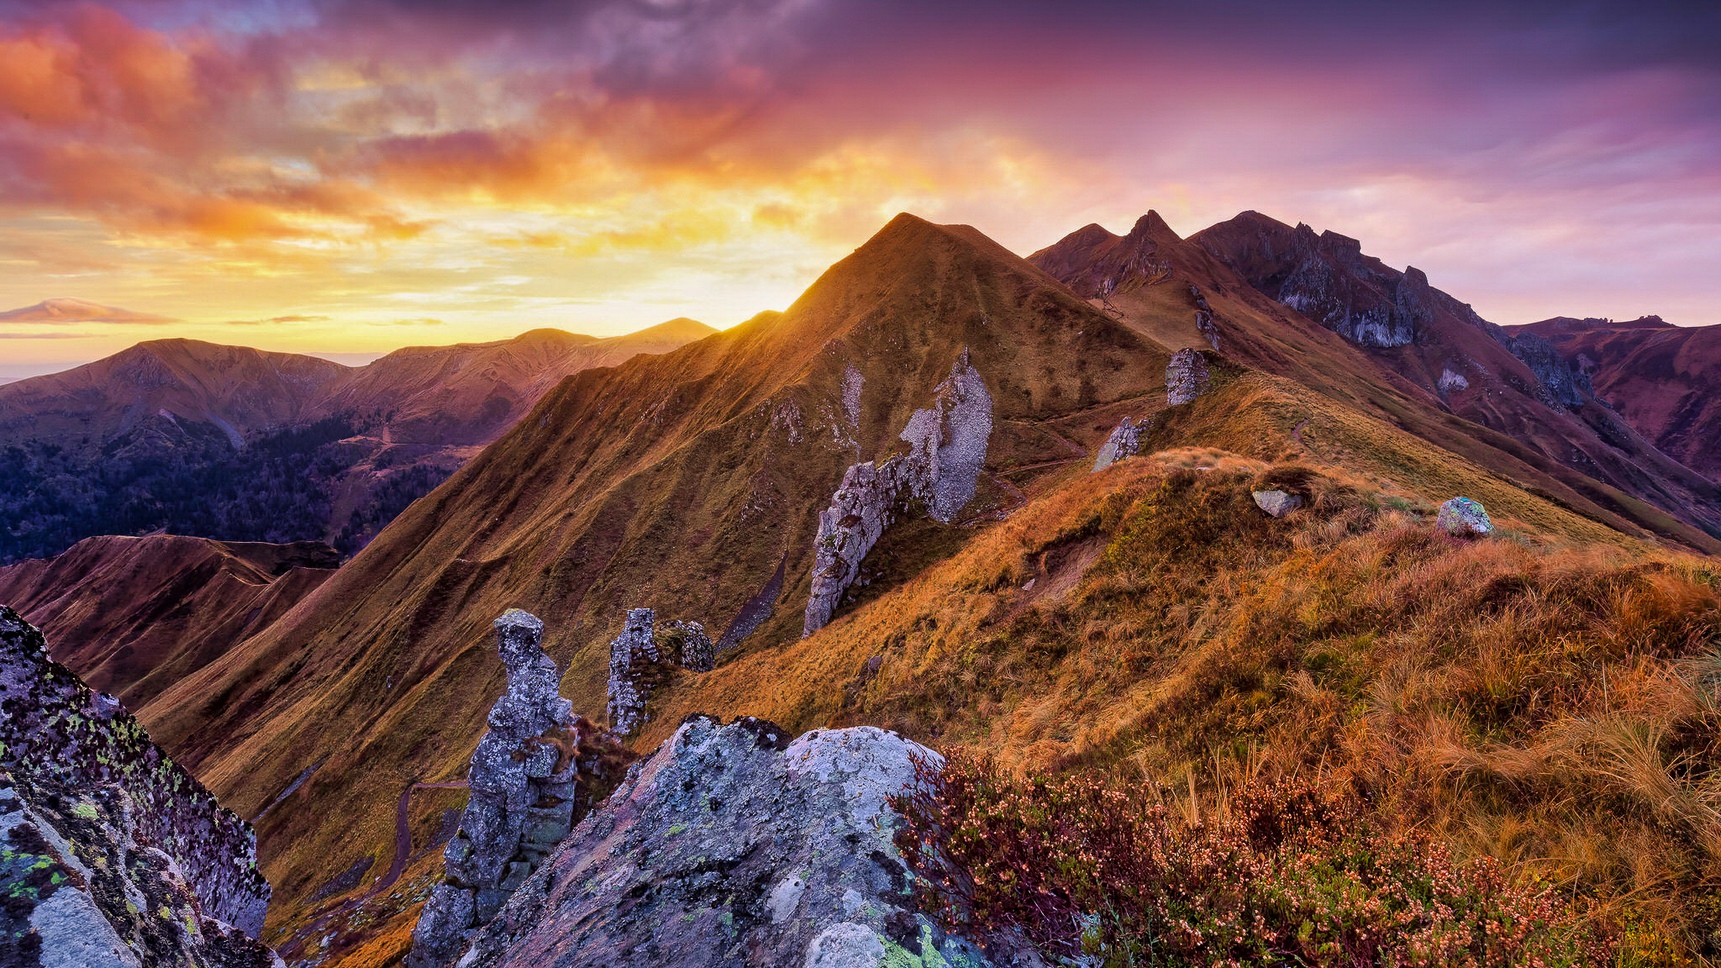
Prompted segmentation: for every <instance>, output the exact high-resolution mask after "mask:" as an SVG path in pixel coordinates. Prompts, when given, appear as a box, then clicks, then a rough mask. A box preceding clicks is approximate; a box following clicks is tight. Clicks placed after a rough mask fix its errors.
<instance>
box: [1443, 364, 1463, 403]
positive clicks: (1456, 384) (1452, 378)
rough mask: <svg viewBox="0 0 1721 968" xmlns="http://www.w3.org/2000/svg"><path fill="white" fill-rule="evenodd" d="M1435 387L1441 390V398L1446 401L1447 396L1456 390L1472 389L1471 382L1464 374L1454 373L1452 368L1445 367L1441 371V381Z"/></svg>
mask: <svg viewBox="0 0 1721 968" xmlns="http://www.w3.org/2000/svg"><path fill="white" fill-rule="evenodd" d="M1435 385H1436V386H1437V387H1439V389H1440V396H1441V398H1442V399H1445V397H1446V395H1447V394H1449V393H1452V392H1453V391H1454V390H1468V389H1470V380H1469V378H1468V377H1466V376H1465V375H1464V374H1462V373H1458V372H1456V371H1454V370H1453V369H1452V368H1451V367H1445V368H1443V369H1442V370H1441V371H1440V381H1439V382H1438V383H1437V384H1435Z"/></svg>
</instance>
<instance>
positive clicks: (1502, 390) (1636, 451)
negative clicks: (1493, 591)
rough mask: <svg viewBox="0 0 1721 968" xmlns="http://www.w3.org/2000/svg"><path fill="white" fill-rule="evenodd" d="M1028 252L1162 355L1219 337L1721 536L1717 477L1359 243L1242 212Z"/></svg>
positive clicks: (1542, 348) (1524, 339) (1420, 428)
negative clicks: (1181, 230)
mask: <svg viewBox="0 0 1721 968" xmlns="http://www.w3.org/2000/svg"><path fill="white" fill-rule="evenodd" d="M1030 259H1031V260H1032V261H1033V262H1034V263H1035V264H1036V265H1039V266H1040V267H1041V268H1043V269H1045V270H1047V271H1048V272H1050V273H1051V274H1052V275H1054V276H1056V277H1058V278H1059V279H1061V280H1063V281H1065V282H1066V283H1068V284H1069V285H1070V286H1071V287H1072V288H1074V289H1075V290H1076V291H1077V292H1078V293H1080V294H1081V295H1083V296H1085V297H1088V298H1089V299H1092V300H1094V301H1095V302H1096V303H1097V304H1099V305H1101V306H1102V307H1105V308H1109V310H1110V311H1111V312H1113V313H1114V314H1115V315H1117V316H1118V317H1119V318H1121V319H1122V320H1123V321H1125V322H1126V323H1131V322H1132V321H1135V320H1143V321H1157V322H1154V323H1152V324H1151V325H1152V327H1153V328H1152V329H1149V328H1147V325H1148V324H1145V323H1134V325H1136V326H1137V327H1138V328H1142V329H1143V331H1144V332H1146V333H1147V335H1150V336H1152V337H1153V338H1155V339H1159V340H1161V341H1162V342H1163V343H1165V345H1167V346H1168V347H1169V348H1172V349H1176V348H1178V347H1180V346H1201V345H1209V337H1211V342H1212V343H1216V344H1217V348H1218V350H1219V352H1221V353H1224V354H1226V355H1227V356H1229V357H1231V358H1233V359H1236V360H1238V361H1239V362H1242V363H1245V364H1246V365H1249V366H1252V367H1257V368H1259V369H1262V370H1265V371H1267V372H1270V373H1276V374H1279V375H1282V376H1286V377H1289V378H1291V379H1295V380H1297V381H1298V382H1300V383H1303V384H1304V385H1307V386H1311V387H1316V388H1319V389H1321V390H1322V391H1323V392H1325V393H1328V394H1329V395H1332V396H1334V397H1336V398H1338V399H1341V400H1345V401H1347V402H1350V403H1353V404H1357V405H1360V406H1363V407H1365V408H1366V409H1368V410H1370V411H1372V412H1374V413H1376V414H1379V415H1382V416H1386V417H1388V418H1389V419H1391V420H1393V421H1394V422H1397V423H1399V424H1400V425H1401V426H1404V427H1405V428H1406V429H1408V430H1411V431H1412V432H1414V433H1416V434H1418V435H1419V436H1422V437H1424V438H1426V439H1428V440H1430V441H1433V442H1436V443H1439V444H1440V445H1441V446H1443V447H1447V448H1450V449H1453V450H1456V451H1458V452H1460V453H1464V454H1466V455H1467V456H1470V457H1472V458H1474V459H1478V460H1481V461H1482V462H1483V463H1485V464H1489V465H1491V466H1497V467H1499V468H1501V469H1502V470H1503V471H1505V470H1507V469H1508V468H1511V470H1510V471H1509V472H1510V473H1514V474H1522V473H1523V471H1521V470H1519V469H1518V468H1519V467H1534V468H1536V471H1535V473H1538V474H1550V475H1552V476H1554V477H1555V478H1557V479H1558V480H1560V481H1561V482H1562V484H1563V485H1564V488H1563V489H1564V490H1566V491H1568V493H1569V494H1571V495H1572V496H1576V495H1581V497H1580V498H1578V499H1579V500H1580V501H1581V502H1582V504H1580V505H1577V506H1580V507H1583V508H1584V509H1585V512H1586V513H1597V512H1598V511H1599V512H1601V513H1604V514H1606V515H1608V516H1609V517H1611V518H1612V519H1613V520H1614V521H1616V522H1617V521H1620V520H1622V519H1626V520H1632V521H1634V522H1635V524H1636V526H1638V527H1641V528H1644V529H1646V530H1648V531H1650V532H1655V533H1660V534H1664V535H1668V536H1674V535H1675V531H1673V530H1669V529H1668V528H1667V527H1666V523H1665V521H1666V519H1665V518H1664V517H1662V515H1661V514H1659V513H1651V514H1647V515H1646V514H1643V513H1642V512H1641V511H1639V510H1636V509H1634V508H1633V506H1632V505H1633V504H1635V502H1636V501H1637V500H1642V501H1647V502H1649V503H1650V504H1652V505H1654V506H1655V507H1656V508H1658V509H1659V511H1661V512H1665V513H1666V514H1667V515H1671V516H1673V517H1675V518H1678V519H1680V520H1681V521H1683V522H1685V523H1686V524H1687V525H1688V526H1690V527H1692V528H1694V529H1701V530H1703V531H1706V532H1707V533H1708V536H1710V538H1711V539H1713V538H1715V537H1721V490H1718V489H1717V488H1716V487H1715V484H1714V482H1713V481H1709V480H1706V479H1704V478H1703V477H1702V476H1701V475H1698V474H1694V473H1692V472H1691V470H1690V469H1689V468H1687V467H1685V466H1683V465H1681V464H1680V463H1678V462H1677V461H1675V460H1673V459H1671V458H1669V457H1668V456H1667V455H1665V454H1663V453H1662V452H1660V451H1659V450H1657V449H1656V447H1655V445H1654V444H1653V443H1652V442H1651V441H1649V440H1646V439H1644V437H1643V436H1642V435H1640V434H1638V433H1637V432H1636V431H1634V430H1633V429H1632V427H1631V426H1629V425H1628V424H1627V423H1626V422H1625V421H1623V420H1621V419H1620V418H1619V416H1618V415H1617V414H1615V413H1614V412H1613V411H1612V410H1610V409H1608V408H1607V407H1604V406H1598V405H1595V403H1594V401H1593V398H1592V396H1591V395H1590V389H1589V382H1588V380H1587V379H1586V378H1585V377H1584V375H1583V374H1582V373H1580V372H1578V371H1577V370H1574V369H1573V368H1572V366H1571V365H1570V364H1569V363H1567V362H1566V361H1565V360H1564V359H1562V358H1561V357H1560V356H1559V355H1558V354H1555V353H1554V352H1552V349H1551V347H1550V346H1549V344H1547V343H1546V342H1544V341H1542V340H1541V339H1540V338H1539V337H1537V336H1535V335H1533V334H1524V335H1520V336H1514V335H1512V334H1510V333H1508V332H1507V331H1506V330H1504V329H1502V328H1501V327H1499V326H1496V325H1494V324H1493V323H1490V322H1488V321H1486V320H1484V319H1482V318H1481V317H1480V316H1478V315H1477V314H1476V312H1475V311H1474V310H1472V309H1471V308H1470V306H1468V305H1467V304H1465V303H1462V302H1460V301H1458V300H1457V299H1455V298H1453V297H1452V296H1450V295H1448V294H1446V293H1444V292H1442V291H1441V290H1439V289H1436V288H1433V287H1432V286H1430V285H1429V284H1428V279H1427V276H1426V275H1424V274H1423V273H1422V272H1421V271H1420V270H1418V269H1416V268H1414V267H1411V268H1408V269H1406V270H1404V271H1402V272H1400V271H1398V270H1396V269H1393V268H1391V267H1389V266H1386V265H1385V264H1384V263H1382V262H1381V261H1380V260H1379V259H1376V258H1374V257H1372V256H1368V255H1365V254H1363V252H1362V247H1361V243H1359V242H1358V241H1357V240H1355V239H1351V238H1348V237H1346V236H1342V235H1339V234H1337V233H1335V232H1330V231H1329V232H1323V233H1317V232H1315V231H1314V230H1313V229H1311V228H1310V227H1309V226H1307V225H1297V226H1294V227H1293V226H1290V225H1286V224H1284V223H1283V222H1279V221H1277V220H1275V219H1271V218H1268V217H1267V216H1265V215H1262V214H1260V213H1258V212H1244V213H1243V214H1241V215H1238V216H1237V217H1236V218H1233V219H1231V220H1229V221H1226V222H1221V223H1219V224H1218V225H1214V226H1212V227H1210V228H1207V229H1204V230H1202V231H1200V232H1197V233H1196V234H1194V235H1192V236H1191V237H1190V238H1189V239H1188V240H1183V239H1181V238H1179V237H1178V236H1177V235H1176V233H1174V232H1173V231H1172V230H1171V229H1170V228H1169V227H1168V226H1166V224H1165V222H1164V221H1163V220H1162V219H1161V218H1160V217H1159V216H1158V215H1157V214H1154V213H1151V212H1150V213H1148V215H1146V216H1144V217H1143V218H1142V219H1141V220H1140V221H1138V222H1137V223H1136V225H1135V227H1134V228H1133V229H1132V230H1131V232H1130V233H1129V234H1128V235H1127V236H1116V235H1113V234H1112V233H1110V232H1107V231H1106V230H1105V229H1103V228H1100V227H1099V226H1088V227H1086V228H1084V229H1080V230H1078V231H1077V232H1074V233H1072V234H1071V235H1069V236H1067V237H1065V238H1064V239H1063V240H1061V241H1059V242H1058V243H1057V244H1055V245H1053V246H1051V247H1049V248H1047V249H1044V250H1041V251H1040V252H1037V253H1035V254H1034V255H1033V256H1031V257H1030ZM1191 287H1193V288H1191ZM1261 297H1266V299H1265V300H1263V299H1262V298H1261ZM1203 307H1205V308H1203ZM1201 319H1204V320H1205V322H1204V323H1202V325H1201V326H1198V325H1197V321H1198V320H1201ZM1443 415H1451V416H1456V417H1459V418H1462V420H1461V421H1452V420H1449V419H1443ZM1598 482H1599V483H1602V484H1606V485H1608V486H1610V487H1611V488H1614V489H1617V492H1616V493H1613V494H1610V493H1608V492H1607V491H1605V490H1599V489H1597V488H1596V486H1595V485H1596V483H1598ZM1618 492H1623V494H1621V493H1618ZM1624 496H1628V497H1629V499H1627V500H1622V499H1621V498H1622V497H1624ZM1563 499H1564V500H1571V497H1565V498H1563ZM1680 540H1682V541H1685V542H1686V543H1691V542H1692V537H1691V535H1690V534H1687V535H1685V536H1684V537H1681V538H1680ZM1698 543H1699V544H1700V545H1701V544H1703V542H1702V541H1701V540H1699V542H1698Z"/></svg>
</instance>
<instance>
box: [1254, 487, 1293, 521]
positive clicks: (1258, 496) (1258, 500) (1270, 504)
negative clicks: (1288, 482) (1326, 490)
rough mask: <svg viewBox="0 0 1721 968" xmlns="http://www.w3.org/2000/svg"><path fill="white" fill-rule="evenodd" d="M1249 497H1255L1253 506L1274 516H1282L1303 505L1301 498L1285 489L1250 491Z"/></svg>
mask: <svg viewBox="0 0 1721 968" xmlns="http://www.w3.org/2000/svg"><path fill="white" fill-rule="evenodd" d="M1249 496H1250V497H1252V498H1254V499H1255V506H1256V507H1258V508H1260V509H1261V510H1263V511H1265V512H1267V513H1268V514H1270V515H1272V516H1273V517H1275V518H1282V517H1284V516H1285V515H1287V514H1290V513H1291V512H1292V511H1295V510H1296V509H1298V508H1300V507H1302V506H1303V499H1302V498H1301V497H1299V496H1298V495H1296V494H1291V493H1288V492H1286V491H1280V490H1276V489H1275V490H1270V491H1251V492H1250V494H1249Z"/></svg>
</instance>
